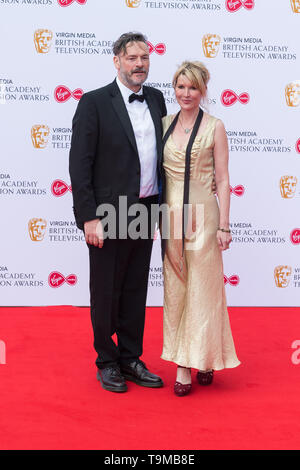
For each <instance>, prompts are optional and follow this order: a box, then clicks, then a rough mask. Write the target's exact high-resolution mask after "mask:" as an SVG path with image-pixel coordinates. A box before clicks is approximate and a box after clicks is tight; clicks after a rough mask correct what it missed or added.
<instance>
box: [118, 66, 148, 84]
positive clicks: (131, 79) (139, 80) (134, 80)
mask: <svg viewBox="0 0 300 470" xmlns="http://www.w3.org/2000/svg"><path fill="white" fill-rule="evenodd" d="M137 72H138V73H143V74H144V75H143V77H141V78H135V73H137ZM121 76H122V78H123V80H124V81H125V82H126V83H127V84H128V85H130V86H138V85H142V84H143V83H144V82H145V81H146V79H147V77H148V72H147V71H146V70H144V69H141V70H134V71H133V72H131V73H130V75H129V74H124V73H122V72H121Z"/></svg>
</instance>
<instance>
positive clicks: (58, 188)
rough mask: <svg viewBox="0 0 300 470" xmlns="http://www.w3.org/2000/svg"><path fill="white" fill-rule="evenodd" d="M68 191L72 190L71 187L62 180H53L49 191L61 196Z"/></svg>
mask: <svg viewBox="0 0 300 470" xmlns="http://www.w3.org/2000/svg"><path fill="white" fill-rule="evenodd" d="M68 191H70V192H72V187H71V186H69V185H67V183H65V182H64V181H62V180H55V181H53V183H52V184H51V192H52V194H53V196H56V197H61V196H63V195H64V194H66V192H68Z"/></svg>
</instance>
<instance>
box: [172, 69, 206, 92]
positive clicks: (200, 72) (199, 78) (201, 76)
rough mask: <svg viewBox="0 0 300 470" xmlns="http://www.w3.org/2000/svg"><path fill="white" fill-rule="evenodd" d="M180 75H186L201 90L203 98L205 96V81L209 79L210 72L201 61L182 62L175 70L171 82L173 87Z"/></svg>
mask: <svg viewBox="0 0 300 470" xmlns="http://www.w3.org/2000/svg"><path fill="white" fill-rule="evenodd" d="M180 75H183V76H184V77H186V78H187V79H188V80H189V81H190V82H191V83H192V84H193V86H194V87H196V88H197V89H198V90H199V91H200V92H201V95H202V97H203V98H204V97H205V96H206V92H207V83H208V81H209V79H210V74H209V71H208V70H207V68H206V67H205V65H204V64H203V63H202V62H198V61H194V62H189V61H185V62H183V63H182V64H181V65H180V67H179V68H178V69H177V70H176V72H175V75H174V78H173V82H172V85H173V87H174V88H175V87H176V84H177V80H178V78H179V77H180Z"/></svg>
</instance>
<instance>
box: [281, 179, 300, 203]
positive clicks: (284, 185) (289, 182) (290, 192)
mask: <svg viewBox="0 0 300 470" xmlns="http://www.w3.org/2000/svg"><path fill="white" fill-rule="evenodd" d="M297 182H298V180H297V178H296V176H282V177H281V178H280V182H279V187H280V194H281V196H282V197H283V198H284V199H291V198H292V197H294V196H295V192H296V186H297Z"/></svg>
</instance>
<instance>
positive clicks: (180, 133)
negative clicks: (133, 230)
mask: <svg viewBox="0 0 300 470" xmlns="http://www.w3.org/2000/svg"><path fill="white" fill-rule="evenodd" d="M208 80H209V72H208V70H207V69H206V68H205V66H204V65H203V64H202V63H201V62H184V63H183V64H182V65H181V66H180V67H179V69H178V70H177V72H176V73H175V76H174V79H173V86H174V89H175V94H176V99H177V102H178V104H179V106H180V112H179V113H178V114H177V115H170V116H166V117H165V118H163V127H164V141H163V145H164V160H163V167H164V174H165V192H164V202H165V203H166V204H167V205H168V207H169V209H170V213H171V217H170V218H169V222H170V223H169V231H170V232H169V237H166V238H167V239H166V241H165V253H164V345H163V352H162V356H161V357H162V359H165V360H167V361H171V362H174V363H175V364H177V377H176V382H175V385H174V392H175V394H176V395H177V396H184V395H187V394H188V393H189V392H190V390H191V368H194V369H197V370H198V372H197V380H198V382H199V384H201V385H209V384H210V383H212V380H213V372H214V370H221V369H224V368H231V367H236V366H238V365H239V364H240V362H239V360H238V358H237V356H236V352H235V347H234V343H233V339H232V335H231V329H230V323H229V318H228V312H227V307H226V297H225V290H224V275H223V262H222V251H223V250H227V249H228V248H229V244H230V242H231V234H230V229H229V205H230V187H229V176H228V144H227V137H226V132H225V128H224V125H223V123H222V121H220V120H219V119H216V118H215V117H213V116H211V115H209V114H207V113H206V112H203V111H202V109H201V108H200V103H201V101H202V100H203V99H204V98H205V96H206V91H207V82H208ZM214 179H215V183H216V186H217V195H218V201H219V204H218V203H217V199H216V196H215V194H214V192H213V190H212V188H213V180H214ZM183 207H186V208H187V209H186V210H185V214H186V215H184V214H183V210H182V208H183ZM178 215H179V217H178ZM185 221H186V222H185ZM162 236H164V234H162Z"/></svg>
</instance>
